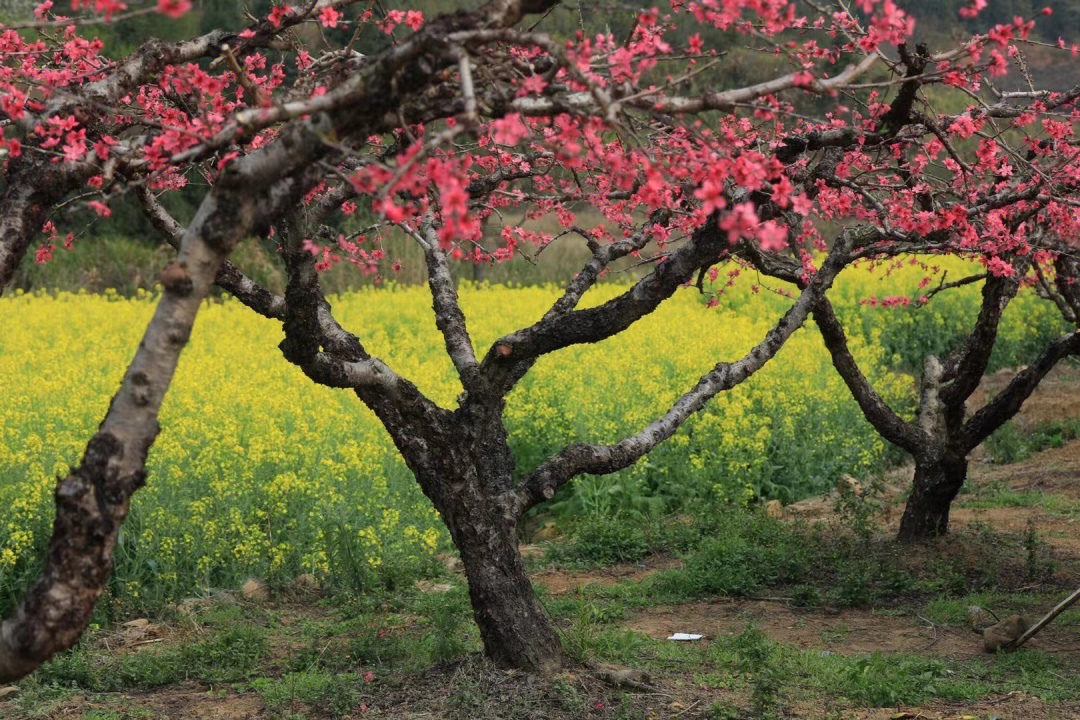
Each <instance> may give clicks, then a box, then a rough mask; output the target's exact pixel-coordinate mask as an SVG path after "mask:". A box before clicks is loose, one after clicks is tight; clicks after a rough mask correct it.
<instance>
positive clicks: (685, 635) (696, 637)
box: [668, 633, 704, 641]
mask: <svg viewBox="0 0 1080 720" xmlns="http://www.w3.org/2000/svg"><path fill="white" fill-rule="evenodd" d="M703 637H704V635H697V634H695V633H675V634H674V635H672V636H671V637H669V638H668V640H682V641H687V640H700V639H701V638H703Z"/></svg>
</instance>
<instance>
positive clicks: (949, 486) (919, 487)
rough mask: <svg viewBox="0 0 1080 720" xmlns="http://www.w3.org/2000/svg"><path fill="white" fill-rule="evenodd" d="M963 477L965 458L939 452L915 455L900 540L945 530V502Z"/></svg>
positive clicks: (947, 521)
mask: <svg viewBox="0 0 1080 720" xmlns="http://www.w3.org/2000/svg"><path fill="white" fill-rule="evenodd" d="M965 478H967V458H966V457H964V456H961V455H953V454H948V453H946V454H942V455H936V454H935V455H934V456H931V457H928V458H918V457H916V459H915V479H914V481H913V482H912V488H911V497H910V498H908V501H907V507H906V508H905V509H904V516H903V518H901V520H900V535H899V537H900V539H901V540H922V539H925V538H930V537H937V536H940V535H944V534H946V533H947V532H948V531H949V506H950V505H951V504H952V501H953V499H954V498H955V497H956V495H957V493H959V492H960V487H961V486H962V485H963V484H964V480H965Z"/></svg>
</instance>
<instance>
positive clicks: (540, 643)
mask: <svg viewBox="0 0 1080 720" xmlns="http://www.w3.org/2000/svg"><path fill="white" fill-rule="evenodd" d="M443 518H444V519H445V520H446V523H447V526H448V527H449V528H450V535H451V536H452V537H453V539H454V544H455V545H456V546H457V548H458V550H459V551H460V552H461V562H462V564H463V565H464V566H465V575H466V577H467V579H468V582H469V599H470V600H471V602H472V608H473V617H474V618H475V619H476V624H477V626H478V627H479V628H480V637H481V638H482V639H483V642H484V651H485V652H486V653H487V655H488V657H490V658H491V659H492V660H493V661H495V662H496V663H497V664H499V665H501V666H504V667H513V668H521V669H525V670H530V671H533V672H540V673H545V674H549V673H551V672H554V671H555V670H557V669H558V668H559V667H561V665H562V664H563V659H564V658H563V651H562V645H561V643H560V642H559V636H558V634H557V633H556V630H555V625H554V624H553V623H552V621H551V618H550V617H548V614H547V613H546V612H545V611H544V608H543V607H541V605H540V600H539V598H537V597H536V593H535V592H533V588H532V583H531V582H530V581H529V578H528V576H527V575H526V574H525V567H524V564H523V563H522V560H521V553H519V552H518V547H517V540H516V538H515V537H514V531H513V528H511V527H509V526H508V525H507V523H506V520H505V519H504V518H503V517H502V513H501V512H500V511H499V510H498V509H497V508H496V507H494V505H493V503H492V502H491V501H490V500H488V499H487V498H485V497H484V495H483V493H482V492H479V488H477V487H475V485H473V484H471V483H469V484H466V486H465V487H463V488H462V490H461V492H460V493H459V494H458V497H457V498H456V500H455V502H454V506H453V507H452V508H450V509H449V511H448V512H444V513H443Z"/></svg>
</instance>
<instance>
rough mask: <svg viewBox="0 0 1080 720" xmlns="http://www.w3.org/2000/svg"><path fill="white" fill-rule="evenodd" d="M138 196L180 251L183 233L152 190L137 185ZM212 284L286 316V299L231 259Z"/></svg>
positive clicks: (262, 311)
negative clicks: (243, 270)
mask: <svg viewBox="0 0 1080 720" xmlns="http://www.w3.org/2000/svg"><path fill="white" fill-rule="evenodd" d="M138 195H139V201H140V202H141V203H142V204H143V208H144V210H145V211H146V216H147V217H148V218H149V219H150V224H151V225H153V226H154V228H155V229H157V231H158V232H160V233H161V235H162V237H164V238H165V241H166V242H167V243H169V244H170V245H172V246H173V247H174V248H176V249H177V250H179V249H180V240H181V238H182V237H183V234H184V228H183V226H182V225H180V223H178V222H177V221H176V220H175V219H174V218H173V216H172V215H170V214H169V212H168V211H167V210H166V209H165V208H164V207H163V206H162V205H161V203H159V202H158V201H157V198H156V197H154V193H153V192H152V191H151V190H149V189H148V188H146V187H145V186H143V187H140V188H139V189H138ZM214 284H215V285H217V286H218V287H220V288H221V289H222V290H224V291H225V292H227V293H229V294H230V295H232V296H233V297H235V298H236V299H237V300H239V301H240V302H242V303H243V304H244V305H247V306H248V307H249V308H251V309H252V310H254V311H255V312H257V313H259V314H260V315H262V316H263V317H268V318H272V319H275V320H283V319H285V298H283V297H282V296H280V295H275V294H274V293H272V292H270V291H269V290H267V289H266V288H264V287H263V286H261V285H259V284H258V283H257V282H255V281H254V280H252V279H250V278H249V277H247V276H246V275H244V273H242V272H241V271H240V269H239V268H237V267H236V266H235V265H234V264H233V263H232V261H230V260H225V261H224V262H223V263H222V264H221V269H219V270H218V272H217V276H216V277H215V278H214Z"/></svg>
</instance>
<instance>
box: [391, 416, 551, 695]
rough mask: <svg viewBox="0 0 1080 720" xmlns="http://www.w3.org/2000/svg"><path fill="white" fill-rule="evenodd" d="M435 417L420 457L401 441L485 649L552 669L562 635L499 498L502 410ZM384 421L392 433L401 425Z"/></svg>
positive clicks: (533, 667)
mask: <svg viewBox="0 0 1080 720" xmlns="http://www.w3.org/2000/svg"><path fill="white" fill-rule="evenodd" d="M473 409H474V410H479V408H475V407H474V408H473ZM428 419H429V421H430V419H431V417H430V416H429V417H428ZM435 425H436V426H435V428H432V429H433V430H434V432H428V433H424V434H425V435H426V437H425V438H424V442H423V447H424V452H423V453H422V457H418V454H417V453H416V452H415V450H416V447H405V446H404V443H400V444H399V448H401V449H403V455H405V456H406V461H407V462H408V461H409V460H410V459H411V460H412V462H409V465H410V466H411V468H412V470H413V472H414V473H416V477H417V481H418V482H419V484H420V487H421V488H422V489H423V491H424V493H425V494H426V495H427V496H428V497H429V498H430V499H431V501H432V502H433V503H434V505H435V507H436V509H437V510H438V511H439V514H440V515H441V516H442V519H443V522H444V523H445V524H446V527H447V528H448V529H449V530H450V537H451V539H453V541H454V545H455V546H456V547H457V549H458V551H459V552H460V553H461V562H462V565H464V567H465V577H466V579H467V580H468V584H469V599H470V601H471V603H472V608H473V617H474V618H475V620H476V624H477V626H478V627H479V628H480V637H481V639H482V640H483V643H484V652H485V653H486V654H487V656H488V657H489V658H491V659H492V660H493V661H494V662H495V663H496V664H498V665H500V666H502V667H508V668H517V669H520V670H526V671H529V672H537V673H541V674H551V673H553V672H555V671H556V670H558V669H559V668H560V667H562V665H563V663H564V660H565V657H564V655H563V650H562V643H561V642H560V640H559V635H558V632H557V631H556V629H555V625H554V623H553V622H552V621H551V618H550V617H548V614H547V612H546V611H545V610H544V608H543V607H542V606H541V605H540V600H539V599H538V598H537V597H536V593H535V592H533V588H532V583H531V581H530V580H529V577H528V575H526V574H525V566H524V563H523V562H522V559H521V553H520V552H519V551H518V545H517V538H516V537H515V529H516V526H517V516H516V515H513V514H511V513H508V512H507V510H506V508H505V507H503V506H502V505H501V504H500V503H499V501H498V500H497V497H498V492H499V491H500V490H503V489H505V488H506V487H508V486H509V484H510V480H511V477H510V476H511V474H512V472H513V468H514V465H513V454H512V452H511V450H510V446H509V444H508V443H507V438H506V430H505V428H504V427H503V425H502V421H501V417H499V415H498V413H490V412H486V413H485V412H477V413H476V415H474V416H473V417H468V415H467V413H465V412H460V411H459V412H458V413H454V414H453V415H452V416H450V418H449V422H446V421H445V419H444V421H442V422H437V423H435ZM389 427H390V429H391V434H392V435H397V433H395V432H394V430H395V429H396V427H400V426H396V427H395V425H391V426H389ZM410 435H412V437H413V438H415V437H416V433H415V432H410ZM395 439H397V438H396V437H395Z"/></svg>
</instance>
